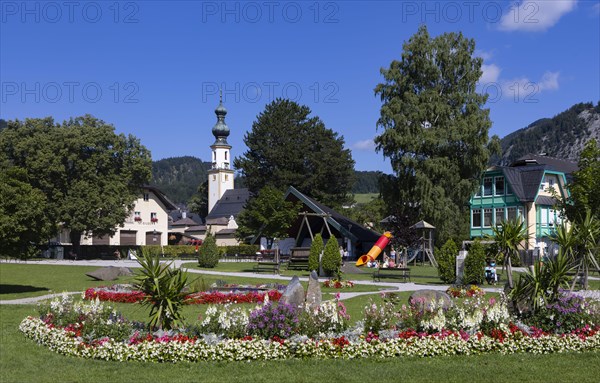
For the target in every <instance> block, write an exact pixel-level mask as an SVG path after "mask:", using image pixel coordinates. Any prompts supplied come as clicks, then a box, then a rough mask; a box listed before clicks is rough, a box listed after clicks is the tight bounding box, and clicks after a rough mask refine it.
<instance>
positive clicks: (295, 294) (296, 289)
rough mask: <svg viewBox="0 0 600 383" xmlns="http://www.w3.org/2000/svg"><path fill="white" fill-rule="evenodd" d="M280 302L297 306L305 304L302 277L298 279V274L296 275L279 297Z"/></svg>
mask: <svg viewBox="0 0 600 383" xmlns="http://www.w3.org/2000/svg"><path fill="white" fill-rule="evenodd" d="M279 302H280V303H285V304H288V305H290V306H293V307H296V308H298V307H302V305H304V287H302V284H301V283H300V279H298V277H297V276H294V277H293V278H292V280H291V281H290V283H289V284H288V285H287V288H286V289H285V292H284V293H283V295H282V296H281V298H280V299H279Z"/></svg>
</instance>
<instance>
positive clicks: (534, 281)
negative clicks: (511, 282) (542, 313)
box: [510, 249, 574, 312]
mask: <svg viewBox="0 0 600 383" xmlns="http://www.w3.org/2000/svg"><path fill="white" fill-rule="evenodd" d="M573 269H574V266H573V262H572V259H571V257H570V256H568V255H567V252H566V251H564V250H562V249H561V251H560V252H559V253H558V255H557V256H556V257H555V258H554V259H550V260H548V261H547V262H545V263H541V262H536V263H535V264H534V265H533V266H529V268H528V270H527V271H526V272H525V273H523V274H521V275H520V276H519V281H518V283H517V284H516V286H515V288H514V289H513V290H512V291H511V293H510V296H511V298H512V300H513V302H514V303H515V304H516V305H517V307H518V308H519V310H521V311H523V308H524V307H525V306H527V308H528V309H530V310H531V311H533V312H537V311H539V310H540V309H542V308H544V307H545V305H547V304H552V303H554V302H556V301H557V300H558V299H559V297H560V289H561V288H563V289H567V288H568V287H569V281H570V280H571V278H570V277H569V275H568V274H569V273H570V272H571V271H573Z"/></svg>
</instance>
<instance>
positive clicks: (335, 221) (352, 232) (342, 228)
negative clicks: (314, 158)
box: [285, 186, 380, 242]
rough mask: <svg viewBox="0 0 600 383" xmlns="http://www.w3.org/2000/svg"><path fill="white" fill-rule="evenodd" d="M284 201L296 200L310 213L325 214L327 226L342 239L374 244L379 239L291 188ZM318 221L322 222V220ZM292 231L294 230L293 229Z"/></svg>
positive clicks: (371, 231)
mask: <svg viewBox="0 0 600 383" xmlns="http://www.w3.org/2000/svg"><path fill="white" fill-rule="evenodd" d="M285 199H286V200H287V201H293V200H296V201H300V202H302V203H303V204H304V206H306V207H307V208H308V209H310V210H311V212H312V213H317V214H326V215H327V218H326V220H327V224H328V225H330V226H331V227H332V228H334V229H335V230H337V231H338V232H339V233H340V234H341V235H343V236H344V237H348V238H351V239H353V240H355V241H356V240H358V241H363V242H375V241H377V239H378V238H379V237H380V234H378V233H376V232H375V231H373V230H370V229H367V228H365V227H364V226H363V225H361V224H359V223H357V222H355V221H353V220H351V219H350V218H348V217H345V216H344V215H342V214H340V213H338V212H337V211H335V210H333V209H332V208H330V207H328V206H325V205H323V204H321V203H319V202H317V201H315V200H314V199H312V198H310V197H308V196H307V195H305V194H303V193H301V192H300V191H298V190H297V189H296V188H294V187H293V186H290V187H289V189H288V190H287V193H286V194H285ZM320 219H321V220H322V218H320ZM294 226H298V225H294ZM292 229H294V227H293V228H292ZM295 229H296V231H297V230H298V229H299V227H298V228H295Z"/></svg>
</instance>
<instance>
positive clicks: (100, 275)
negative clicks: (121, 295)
mask: <svg viewBox="0 0 600 383" xmlns="http://www.w3.org/2000/svg"><path fill="white" fill-rule="evenodd" d="M85 275H87V276H88V277H90V278H94V279H95V280H97V281H114V280H115V279H117V278H118V277H120V276H130V275H133V271H131V269H130V268H129V267H114V266H108V267H101V268H99V269H96V270H94V271H92V272H89V273H85Z"/></svg>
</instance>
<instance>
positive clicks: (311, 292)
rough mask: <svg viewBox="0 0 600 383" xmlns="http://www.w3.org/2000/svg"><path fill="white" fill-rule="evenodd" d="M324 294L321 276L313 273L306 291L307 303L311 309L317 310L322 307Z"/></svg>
mask: <svg viewBox="0 0 600 383" xmlns="http://www.w3.org/2000/svg"><path fill="white" fill-rule="evenodd" d="M321 300H322V294H321V284H320V283H319V276H318V275H317V272H316V271H314V270H313V271H311V273H310V277H309V278H308V289H307V290H306V303H307V304H308V306H309V307H310V308H311V309H313V310H314V309H316V308H318V307H320V306H321Z"/></svg>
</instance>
